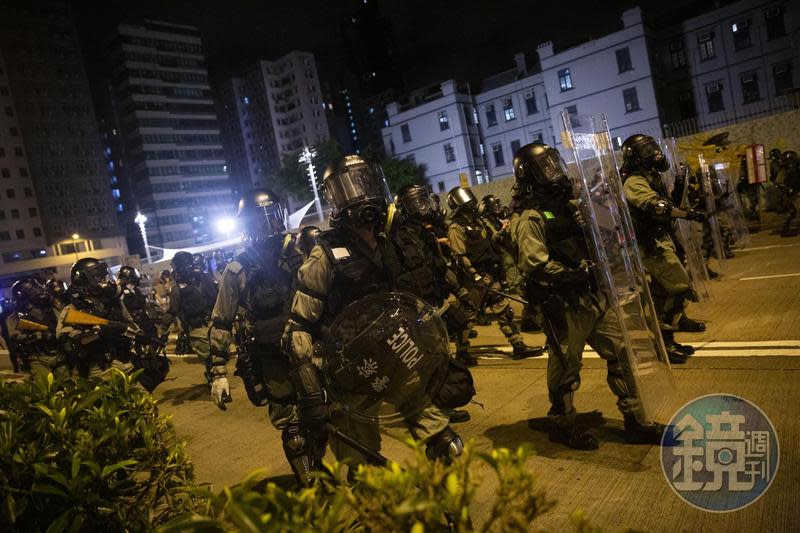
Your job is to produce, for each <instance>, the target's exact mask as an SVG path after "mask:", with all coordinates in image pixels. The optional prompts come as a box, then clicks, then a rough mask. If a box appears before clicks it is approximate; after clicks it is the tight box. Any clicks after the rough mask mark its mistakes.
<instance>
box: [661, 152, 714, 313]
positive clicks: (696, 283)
mask: <svg viewBox="0 0 800 533" xmlns="http://www.w3.org/2000/svg"><path fill="white" fill-rule="evenodd" d="M658 144H659V146H661V150H662V151H663V152H664V155H666V156H667V159H668V160H669V170H667V171H666V172H664V173H662V174H661V176H662V179H663V181H664V184H665V185H666V187H667V192H669V193H670V195H672V196H673V199H674V200H675V201H676V202H677V206H678V207H680V208H681V209H689V208H691V207H692V206H690V205H689V184H688V178H689V176H688V175H683V176H679V175H678V174H679V173H680V172H686V173H688V172H689V169H688V167H683V168H682V167H681V162H680V159H679V158H678V147H677V142H676V141H675V138H668V139H659V140H658ZM676 187H677V196H679V197H678V198H675V196H676V194H673V193H674V192H676V191H675V188H676ZM672 223H673V228H674V230H675V237H676V238H677V240H678V244H680V247H681V249H682V250H683V253H684V259H685V261H684V263H685V265H686V272H687V273H688V274H689V278H690V280H691V282H692V289H693V290H694V293H695V296H696V297H697V300H698V301H700V302H706V301H708V300H709V299H710V298H711V294H710V291H709V282H710V278H709V276H708V267H707V266H706V260H705V254H704V253H703V226H702V224H701V223H699V222H695V221H691V220H686V219H683V218H678V219H674V220H673V222H672Z"/></svg>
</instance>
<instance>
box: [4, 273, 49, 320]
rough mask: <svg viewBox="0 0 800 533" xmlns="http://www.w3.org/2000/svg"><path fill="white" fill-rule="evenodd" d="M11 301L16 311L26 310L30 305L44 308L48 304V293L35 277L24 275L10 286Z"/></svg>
mask: <svg viewBox="0 0 800 533" xmlns="http://www.w3.org/2000/svg"><path fill="white" fill-rule="evenodd" d="M11 303H12V306H13V309H14V311H17V312H18V313H19V312H24V311H27V310H28V309H29V308H30V307H31V306H33V307H40V308H46V307H47V306H49V305H50V295H49V294H48V293H47V289H46V288H45V287H44V286H43V285H42V284H41V283H39V281H38V280H37V279H36V278H34V277H24V278H22V279H19V280H17V281H16V282H14V284H13V285H12V286H11Z"/></svg>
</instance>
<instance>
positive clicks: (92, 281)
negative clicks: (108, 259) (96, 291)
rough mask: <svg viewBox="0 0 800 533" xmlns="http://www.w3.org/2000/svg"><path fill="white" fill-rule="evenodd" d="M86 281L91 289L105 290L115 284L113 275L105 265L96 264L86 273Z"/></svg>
mask: <svg viewBox="0 0 800 533" xmlns="http://www.w3.org/2000/svg"><path fill="white" fill-rule="evenodd" d="M86 279H88V280H89V285H90V286H93V287H100V288H106V287H108V286H110V285H114V284H115V280H114V275H113V274H112V273H111V271H110V270H109V269H108V266H106V264H105V263H98V264H97V265H95V266H94V267H92V268H90V269H89V270H88V271H87V272H86Z"/></svg>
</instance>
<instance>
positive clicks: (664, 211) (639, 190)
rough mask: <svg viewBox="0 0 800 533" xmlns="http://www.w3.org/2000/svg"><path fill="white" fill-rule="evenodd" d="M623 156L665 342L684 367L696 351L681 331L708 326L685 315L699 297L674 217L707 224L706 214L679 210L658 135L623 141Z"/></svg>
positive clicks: (627, 193) (672, 357) (625, 180)
mask: <svg viewBox="0 0 800 533" xmlns="http://www.w3.org/2000/svg"><path fill="white" fill-rule="evenodd" d="M622 157H623V164H622V168H621V169H620V174H621V175H622V179H623V191H624V195H625V199H626V200H627V202H628V207H629V209H630V212H631V218H632V220H633V228H634V231H635V232H636V241H637V243H638V244H639V253H640V254H641V257H642V263H643V264H644V267H645V268H646V269H647V271H648V273H649V274H650V276H651V278H652V280H653V283H652V284H651V286H652V293H653V299H654V300H655V303H656V311H657V312H658V313H659V321H660V322H661V324H662V335H663V337H664V344H665V346H666V348H667V353H668V354H669V356H670V361H671V362H673V363H684V362H686V358H687V357H688V356H689V355H691V354H692V353H694V349H693V348H692V347H691V346H684V345H681V344H678V343H677V342H676V341H675V337H674V335H675V331H677V330H678V329H679V328H680V329H683V330H685V331H686V330H693V331H703V330H705V326H704V325H703V324H701V323H699V322H696V321H694V320H691V319H689V318H687V317H686V315H685V313H684V310H685V308H686V306H687V305H688V303H689V301H690V300H692V298H693V294H692V289H691V281H690V279H689V275H688V274H687V273H686V270H685V269H684V268H683V264H682V263H681V261H680V259H678V257H677V255H676V254H675V245H674V243H673V242H672V238H671V236H670V231H671V227H672V219H673V218H686V219H689V220H696V221H699V222H703V221H705V216H704V215H703V214H702V213H700V212H697V211H694V210H693V209H687V210H682V209H679V208H678V207H676V206H675V205H674V204H673V203H672V200H671V199H670V196H669V195H668V194H667V191H666V187H665V185H664V182H663V181H662V179H661V173H662V172H666V171H667V170H669V161H668V160H667V158H666V157H665V156H664V153H663V152H662V151H661V149H660V148H659V146H658V143H656V141H655V140H654V139H653V138H652V137H650V136H647V135H642V134H636V135H633V136H631V137H629V138H628V139H626V140H625V142H624V143H622Z"/></svg>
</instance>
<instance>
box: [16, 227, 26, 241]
mask: <svg viewBox="0 0 800 533" xmlns="http://www.w3.org/2000/svg"><path fill="white" fill-rule="evenodd" d="M24 238H25V230H22V229H18V230H17V239H24Z"/></svg>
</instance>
